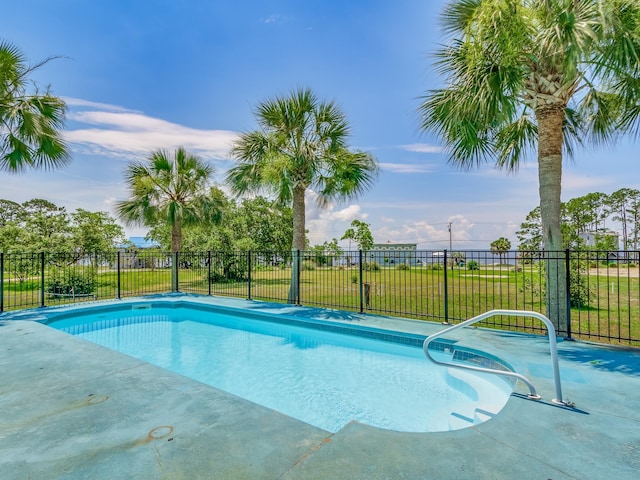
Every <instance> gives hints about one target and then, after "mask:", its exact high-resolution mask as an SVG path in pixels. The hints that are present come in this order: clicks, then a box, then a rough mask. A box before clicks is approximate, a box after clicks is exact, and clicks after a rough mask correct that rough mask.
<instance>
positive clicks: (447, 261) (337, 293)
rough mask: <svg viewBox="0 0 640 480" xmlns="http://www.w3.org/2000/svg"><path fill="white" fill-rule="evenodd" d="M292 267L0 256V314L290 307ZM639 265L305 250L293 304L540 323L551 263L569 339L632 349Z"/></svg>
mask: <svg viewBox="0 0 640 480" xmlns="http://www.w3.org/2000/svg"><path fill="white" fill-rule="evenodd" d="M296 255H297V254H296ZM292 258H293V256H292V252H275V251H269V252H246V251H244V252H241V251H235V252H233V251H232V252H179V253H178V254H172V253H170V252H161V251H157V250H139V251H128V252H126V251H121V252H104V253H77V252H76V253H2V254H0V289H1V296H0V300H1V301H0V311H8V310H15V309H24V308H34V307H39V306H48V305H61V304H67V303H77V302H85V301H91V300H102V299H113V298H125V297H132V296H141V295H149V294H155V293H166V292H171V291H174V290H175V289H176V287H177V290H178V291H180V292H185V293H197V294H203V295H220V296H232V297H238V298H250V299H255V300H265V301H271V302H282V303H286V302H289V301H290V300H289V294H290V289H291V282H292V279H294V280H295V279H296V276H295V275H292V273H293V272H292V268H293V265H294V263H293V262H292ZM638 258H640V252H635V251H634V252H598V251H571V252H568V251H562V252H512V251H511V252H501V253H497V252H496V253H494V252H490V251H478V250H473V251H472V250H469V251H463V252H447V251H446V250H445V251H412V252H398V251H392V250H390V251H379V250H376V251H375V252H359V251H350V252H342V253H340V254H339V255H338V254H336V253H331V252H318V251H306V252H300V260H301V261H300V264H299V265H300V275H299V277H297V278H298V281H299V282H300V283H299V298H297V299H295V301H297V302H298V303H300V304H302V305H310V306H318V307H327V308H337V309H343V310H350V311H362V312H365V313H377V314H384V315H395V316H402V317H410V318H416V319H424V320H434V321H445V322H450V323H457V322H460V321H463V320H466V319H468V318H471V317H473V316H475V315H478V314H480V313H483V312H486V311H487V310H491V309H496V308H500V309H517V310H533V311H537V312H541V313H546V310H547V305H546V302H547V298H546V296H547V288H546V275H545V271H546V268H547V267H548V266H549V265H550V263H551V262H556V263H557V264H558V265H560V264H562V266H563V270H564V268H566V271H567V278H566V283H565V286H566V288H567V290H568V292H569V296H568V303H567V305H565V306H564V308H565V309H566V311H567V313H568V315H569V319H570V324H569V325H570V330H569V331H570V333H571V336H573V337H575V338H580V339H587V340H595V341H607V342H613V343H624V344H631V345H640V278H639V277H640V265H639V262H638ZM552 271H553V270H552ZM176 275H177V278H175V276H176ZM563 281H564V279H563ZM174 282H177V283H174ZM551 320H554V319H551ZM481 325H483V326H486V327H492V328H500V329H508V330H515V331H526V332H535V333H540V332H541V326H540V325H538V324H537V322H534V321H532V320H531V319H522V318H520V317H517V318H516V317H513V318H512V317H493V318H491V319H490V320H488V321H487V322H485V323H483V324H481ZM561 333H562V334H564V332H561Z"/></svg>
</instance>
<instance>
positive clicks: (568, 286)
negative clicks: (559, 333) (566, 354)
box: [564, 248, 580, 340]
mask: <svg viewBox="0 0 640 480" xmlns="http://www.w3.org/2000/svg"><path fill="white" fill-rule="evenodd" d="M564 255H565V257H564V269H565V271H566V272H567V274H566V283H565V287H566V289H567V337H566V339H567V340H573V339H572V338H571V252H570V251H569V249H568V248H567V249H566V250H565V252H564ZM577 274H578V275H580V272H579V271H578V272H577Z"/></svg>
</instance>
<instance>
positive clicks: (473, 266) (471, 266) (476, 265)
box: [467, 260, 480, 270]
mask: <svg viewBox="0 0 640 480" xmlns="http://www.w3.org/2000/svg"><path fill="white" fill-rule="evenodd" d="M467 270H480V264H479V263H478V262H477V261H475V260H469V261H468V262H467Z"/></svg>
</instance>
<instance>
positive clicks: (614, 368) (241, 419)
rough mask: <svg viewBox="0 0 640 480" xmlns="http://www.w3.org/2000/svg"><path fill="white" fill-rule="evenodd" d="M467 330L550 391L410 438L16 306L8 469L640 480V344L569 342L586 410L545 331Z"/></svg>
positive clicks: (7, 378)
mask: <svg viewBox="0 0 640 480" xmlns="http://www.w3.org/2000/svg"><path fill="white" fill-rule="evenodd" d="M174 298H180V297H174ZM185 298H188V300H190V301H191V300H193V297H185ZM197 301H199V302H200V301H201V302H205V303H214V304H220V305H226V306H231V307H234V306H237V307H249V308H252V309H254V310H265V311H269V312H271V313H279V312H281V313H287V314H291V312H295V313H296V314H298V315H302V316H309V317H310V316H314V317H317V316H321V317H322V318H324V319H334V320H336V321H339V322H357V324H358V325H366V326H372V327H376V328H387V329H393V330H400V331H406V332H409V333H414V334H423V335H429V334H430V333H434V332H435V331H438V330H441V329H442V328H444V327H443V326H442V325H439V324H435V323H428V322H420V321H412V320H402V319H395V318H388V317H378V316H371V315H358V314H354V313H348V312H333V311H328V310H318V309H310V308H303V307H293V306H287V305H277V304H275V305H274V304H264V303H260V302H250V301H242V300H236V299H227V298H219V297H197ZM100 303H101V304H102V302H100ZM30 313H31V314H32V313H33V312H30ZM458 332H459V333H457V334H455V335H454V336H455V339H456V340H457V341H458V342H459V344H463V345H468V346H473V348H476V349H479V350H482V351H486V352H487V353H490V354H493V355H496V356H498V357H500V358H502V359H504V360H506V361H508V362H509V363H511V365H513V366H514V367H515V368H516V370H517V371H518V372H519V373H522V374H524V375H525V376H528V377H529V378H530V379H531V381H532V382H533V384H534V385H535V386H536V388H537V389H538V393H540V394H541V395H542V397H543V399H542V400H541V401H537V402H536V401H531V400H527V399H526V398H525V395H524V394H526V393H527V390H526V388H525V387H524V386H523V385H521V384H520V383H518V385H517V386H516V392H515V393H514V394H513V395H512V397H511V398H510V399H509V401H508V403H507V405H506V406H505V408H504V409H503V410H502V412H501V413H500V414H498V415H497V416H496V417H495V418H493V419H491V420H489V421H488V422H485V423H483V424H480V425H477V426H475V427H470V428H466V429H463V430H456V431H451V432H438V433H401V432H394V431H387V430H380V429H377V428H373V427H368V426H366V425H363V424H359V423H357V422H351V423H349V424H348V425H346V426H345V427H344V428H343V429H341V430H340V431H338V432H337V433H335V434H333V433H330V432H326V431H324V430H321V429H318V428H316V427H313V426H310V425H308V424H305V423H303V422H300V421H298V420H295V419H293V418H290V417H287V416H285V415H283V414H281V413H279V412H276V411H273V410H270V409H267V408H264V407H261V406H259V405H256V404H253V403H251V402H248V401H246V400H243V399H240V398H238V397H235V396H233V395H230V394H228V393H225V392H223V391H220V390H217V389H215V388H212V387H209V386H206V385H204V384H201V383H199V382H196V381H193V380H190V379H188V378H185V377H183V376H180V375H177V374H174V373H171V372H168V371H166V370H164V369H161V368H158V367H155V366H153V365H149V364H147V363H145V362H142V361H140V360H137V359H135V358H132V357H129V356H126V355H123V354H120V353H117V352H114V351H111V350H108V349H106V348H103V347H100V346H97V345H94V344H92V343H89V342H87V341H85V340H83V339H81V338H77V337H73V336H70V335H68V334H65V333H63V332H60V331H57V330H54V329H52V328H50V327H47V326H46V325H43V324H40V323H37V322H34V321H33V320H31V319H29V317H28V313H27V312H17V313H9V314H3V315H0V478H2V479H3V480H9V479H26V478H32V479H49V478H51V479H58V478H69V479H76V478H78V479H82V478H98V479H103V478H110V479H111V478H114V479H115V478H117V479H120V478H122V479H130V478H136V479H147V478H148V479H160V478H166V479H182V478H184V479H283V480H294V479H323V480H325V479H367V480H369V479H503V478H504V479H515V478H521V479H527V480H528V479H543V480H546V479H553V480H561V479H608V478H615V479H618V480H622V479H634V480H635V479H637V478H638V476H639V475H640V473H639V472H640V350H638V349H632V348H616V347H607V346H602V345H595V344H590V343H583V342H560V343H559V344H558V352H559V358H560V375H561V379H562V388H563V396H564V399H565V400H568V401H571V402H573V403H574V404H575V408H569V407H562V406H557V405H555V404H553V403H551V402H550V400H551V398H553V397H554V385H553V379H552V369H551V361H550V356H549V345H548V340H547V339H546V338H545V337H539V336H527V335H517V334H511V333H507V332H499V331H489V330H483V329H462V330H460V331H458ZM425 361H426V360H425Z"/></svg>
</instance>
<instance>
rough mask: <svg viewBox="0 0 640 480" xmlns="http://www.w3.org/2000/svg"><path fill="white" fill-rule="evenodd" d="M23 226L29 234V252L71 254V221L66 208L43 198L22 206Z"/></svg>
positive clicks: (27, 202)
mask: <svg viewBox="0 0 640 480" xmlns="http://www.w3.org/2000/svg"><path fill="white" fill-rule="evenodd" d="M22 207H23V215H24V218H23V221H22V225H23V226H24V228H25V229H26V230H27V234H28V237H27V238H28V240H27V242H28V246H29V248H28V251H31V252H60V253H62V252H67V253H68V252H71V251H72V250H73V246H72V243H71V231H72V226H71V219H70V218H69V214H68V213H67V211H66V209H65V208H64V207H58V206H57V205H56V204H54V203H52V202H50V201H48V200H44V199H41V198H34V199H32V200H29V201H26V202H24V203H23V204H22Z"/></svg>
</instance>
